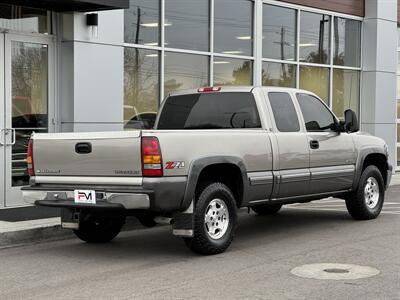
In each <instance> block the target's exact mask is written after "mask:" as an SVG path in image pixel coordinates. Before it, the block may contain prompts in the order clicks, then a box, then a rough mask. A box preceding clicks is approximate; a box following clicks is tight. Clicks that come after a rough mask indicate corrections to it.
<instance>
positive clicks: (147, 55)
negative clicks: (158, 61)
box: [145, 53, 158, 57]
mask: <svg viewBox="0 0 400 300" xmlns="http://www.w3.org/2000/svg"><path fill="white" fill-rule="evenodd" d="M145 56H146V57H158V54H157V53H154V54H146V55H145Z"/></svg>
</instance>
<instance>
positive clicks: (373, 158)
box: [362, 153, 388, 185]
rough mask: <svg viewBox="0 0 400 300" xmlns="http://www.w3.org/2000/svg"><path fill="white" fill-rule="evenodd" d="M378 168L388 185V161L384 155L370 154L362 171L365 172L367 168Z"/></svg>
mask: <svg viewBox="0 0 400 300" xmlns="http://www.w3.org/2000/svg"><path fill="white" fill-rule="evenodd" d="M371 165H373V166H376V167H377V168H378V169H379V171H380V172H381V174H382V177H383V181H384V183H385V185H386V183H387V170H388V164H387V161H386V156H385V155H383V154H379V153H373V154H368V155H367V157H366V158H365V160H364V164H363V168H362V170H363V171H364V170H365V168H366V167H368V166H371Z"/></svg>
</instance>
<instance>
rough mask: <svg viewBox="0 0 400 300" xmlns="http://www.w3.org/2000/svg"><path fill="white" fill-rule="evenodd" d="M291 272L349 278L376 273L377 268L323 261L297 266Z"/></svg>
mask: <svg viewBox="0 0 400 300" xmlns="http://www.w3.org/2000/svg"><path fill="white" fill-rule="evenodd" d="M291 273H292V274H293V275H296V276H299V277H303V278H313V279H331V280H349V279H350V280H351V279H360V278H367V277H372V276H375V275H378V274H379V270H377V269H375V268H372V267H367V266H357V265H351V264H331V263H324V264H310V265H303V266H299V267H296V268H294V269H293V270H292V271H291Z"/></svg>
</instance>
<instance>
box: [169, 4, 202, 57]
mask: <svg viewBox="0 0 400 300" xmlns="http://www.w3.org/2000/svg"><path fill="white" fill-rule="evenodd" d="M208 3H209V1H208V0H185V1H182V0H166V1H165V46H166V47H170V48H181V49H191V50H199V51H208V50H209V45H208V44H209V4H208Z"/></svg>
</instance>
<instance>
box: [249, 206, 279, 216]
mask: <svg viewBox="0 0 400 300" xmlns="http://www.w3.org/2000/svg"><path fill="white" fill-rule="evenodd" d="M281 208H282V204H264V205H257V206H252V207H251V209H252V210H253V211H254V212H255V213H256V214H258V215H260V216H266V215H273V214H276V213H277V212H278V211H280V209H281Z"/></svg>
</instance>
